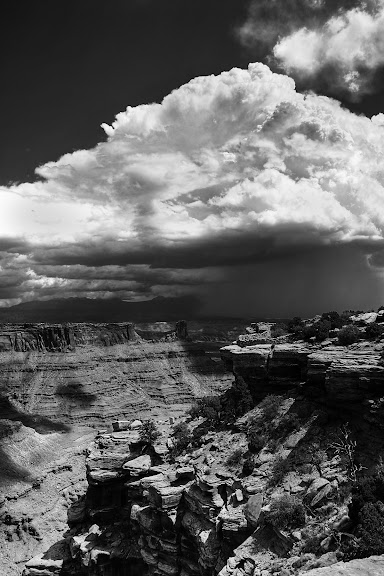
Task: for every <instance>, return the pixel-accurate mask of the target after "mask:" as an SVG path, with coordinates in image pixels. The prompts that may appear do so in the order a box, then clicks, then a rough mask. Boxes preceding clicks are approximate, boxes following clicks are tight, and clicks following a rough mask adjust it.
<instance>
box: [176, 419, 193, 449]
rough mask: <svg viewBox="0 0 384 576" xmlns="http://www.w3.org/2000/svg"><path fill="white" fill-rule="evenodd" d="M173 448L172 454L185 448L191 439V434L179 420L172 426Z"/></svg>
mask: <svg viewBox="0 0 384 576" xmlns="http://www.w3.org/2000/svg"><path fill="white" fill-rule="evenodd" d="M172 436H173V444H174V445H173V448H172V455H174V456H176V455H178V454H181V452H183V450H185V449H186V448H187V446H188V444H189V443H190V442H191V440H192V435H191V433H190V430H189V428H188V425H187V424H186V423H185V422H180V423H179V424H176V425H175V426H174V427H173V431H172Z"/></svg>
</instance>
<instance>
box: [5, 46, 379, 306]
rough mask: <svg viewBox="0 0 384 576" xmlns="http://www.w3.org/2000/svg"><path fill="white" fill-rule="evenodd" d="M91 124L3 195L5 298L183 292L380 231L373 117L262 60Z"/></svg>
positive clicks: (367, 239) (373, 240) (373, 238)
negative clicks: (250, 266) (82, 137)
mask: <svg viewBox="0 0 384 576" xmlns="http://www.w3.org/2000/svg"><path fill="white" fill-rule="evenodd" d="M308 54H309V56H308ZM308 54H307V57H310V58H312V56H311V54H312V52H311V51H309V52H308ZM104 129H105V132H106V134H107V136H108V138H107V140H106V141H105V142H102V143H100V144H99V145H97V146H96V147H95V148H93V149H91V150H80V151H77V152H74V153H72V154H66V155H64V156H63V157H62V158H60V159H59V160H58V161H56V162H48V163H47V164H45V165H44V166H41V167H39V168H38V169H37V174H38V175H39V176H40V177H42V178H43V179H44V180H43V181H39V182H36V183H32V184H31V183H26V184H20V185H18V186H12V187H9V188H2V189H0V199H1V202H2V210H1V213H0V265H1V266H2V268H1V269H0V280H1V283H2V287H3V288H2V289H1V290H0V300H1V299H2V300H3V302H10V301H13V302H16V301H19V300H21V299H25V298H34V297H52V296H55V297H57V296H60V295H66V296H67V295H70V294H76V295H88V296H92V295H93V296H109V295H113V294H115V295H119V296H122V297H126V298H135V297H150V296H151V295H154V294H180V293H185V292H188V291H195V290H196V286H197V284H198V283H201V284H202V285H203V284H208V283H212V281H213V282H217V283H223V282H224V281H225V277H227V276H228V270H229V269H230V267H231V266H233V265H234V264H237V262H238V261H242V262H243V263H244V262H245V263H246V262H248V263H249V262H255V261H256V260H257V258H259V257H260V255H261V254H262V255H265V253H272V254H273V253H278V252H279V251H280V250H287V249H288V248H289V247H291V248H292V249H293V250H297V249H300V247H303V246H307V245H315V246H332V245H337V246H339V245H340V244H349V243H354V242H355V243H361V242H364V243H370V244H371V245H372V244H380V243H381V242H382V241H383V240H384V169H383V168H382V158H383V155H384V122H383V120H382V118H381V115H379V116H377V117H375V118H373V119H372V121H371V120H370V119H368V118H365V117H362V116H356V115H354V114H352V113H351V112H349V111H348V110H345V109H343V108H342V107H341V106H340V104H339V103H338V102H337V101H335V100H332V99H329V98H326V97H320V96H316V95H302V94H300V93H297V92H296V90H295V84H294V81H293V80H292V79H291V78H289V77H288V76H285V75H279V74H274V73H272V72H271V70H270V69H269V68H268V67H267V66H265V65H262V64H250V65H249V68H248V70H240V69H233V70H231V71H229V72H224V73H222V74H220V75H219V76H208V77H201V78H195V79H194V80H192V81H191V82H189V83H188V84H186V85H185V86H182V87H181V88H179V89H177V90H175V91H173V92H172V93H171V94H170V95H168V96H167V97H166V98H164V100H163V102H162V103H161V104H151V105H145V106H138V107H135V108H133V107H128V108H127V110H126V111H125V112H122V113H120V114H118V115H117V116H116V121H115V122H114V123H113V124H112V126H107V125H104ZM221 267H223V269H224V268H225V269H226V272H225V274H224V273H222V272H220V270H221Z"/></svg>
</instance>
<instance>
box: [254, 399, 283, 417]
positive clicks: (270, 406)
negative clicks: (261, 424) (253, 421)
mask: <svg viewBox="0 0 384 576" xmlns="http://www.w3.org/2000/svg"><path fill="white" fill-rule="evenodd" d="M281 401H282V397H281V396H277V395H275V394H268V396H266V397H265V398H264V400H263V401H262V402H261V403H260V405H259V407H260V408H261V409H262V411H263V417H264V419H265V420H268V421H270V420H273V419H274V418H276V416H277V415H278V413H279V406H280V403H281Z"/></svg>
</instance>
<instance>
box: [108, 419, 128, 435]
mask: <svg viewBox="0 0 384 576" xmlns="http://www.w3.org/2000/svg"><path fill="white" fill-rule="evenodd" d="M130 424H131V422H130V421H129V420H116V421H115V422H112V428H113V431H114V432H119V431H120V430H129V428H130Z"/></svg>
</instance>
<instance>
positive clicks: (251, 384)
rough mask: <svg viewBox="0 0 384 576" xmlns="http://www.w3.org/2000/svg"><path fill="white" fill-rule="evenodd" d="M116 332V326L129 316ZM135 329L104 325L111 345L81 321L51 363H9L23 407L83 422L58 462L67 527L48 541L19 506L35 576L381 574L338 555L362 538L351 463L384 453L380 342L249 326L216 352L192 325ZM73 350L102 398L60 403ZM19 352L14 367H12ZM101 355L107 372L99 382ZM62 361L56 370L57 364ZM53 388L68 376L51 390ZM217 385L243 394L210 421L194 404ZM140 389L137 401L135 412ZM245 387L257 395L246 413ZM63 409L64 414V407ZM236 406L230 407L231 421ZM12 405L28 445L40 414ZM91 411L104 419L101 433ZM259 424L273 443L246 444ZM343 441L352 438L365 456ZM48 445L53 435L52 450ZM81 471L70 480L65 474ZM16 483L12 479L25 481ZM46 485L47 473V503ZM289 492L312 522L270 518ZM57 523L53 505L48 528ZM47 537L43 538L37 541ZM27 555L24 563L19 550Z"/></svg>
mask: <svg viewBox="0 0 384 576" xmlns="http://www.w3.org/2000/svg"><path fill="white" fill-rule="evenodd" d="M146 328H147V331H146V335H147V337H148V335H150V336H151V338H153V337H154V330H153V329H152V330H149V329H148V328H149V327H146ZM179 328H180V326H179ZM99 329H100V330H101V331H102V332H103V331H105V327H101V328H100V327H99V328H98V330H99ZM116 330H117V331H118V333H119V334H120V332H119V330H120V328H118V329H117V328H116ZM130 330H131V331H129V330H128V329H127V328H126V327H124V328H123V334H124V335H125V336H122V337H124V339H125V340H124V343H122V342H121V341H120V342H119V343H114V341H113V340H112V341H111V339H110V338H109V339H108V338H107V342H108V344H110V343H111V342H112V343H113V345H112V346H105V338H104V343H102V342H103V338H102V337H100V336H97V342H98V343H97V345H95V344H94V343H93V342H91V341H90V339H89V336H87V334H88V335H89V334H90V329H89V328H86V327H83V328H82V334H81V335H80V332H79V331H78V332H77V333H76V330H75V331H74V342H73V343H72V344H71V343H69V344H68V339H66V343H67V344H66V346H67V348H66V351H65V352H63V351H61V352H52V351H47V350H45V351H43V354H42V353H41V351H38V353H39V354H40V356H39V359H38V360H39V361H38V362H36V366H38V367H40V368H38V369H37V370H35V371H31V372H28V374H29V376H28V378H27V382H24V383H23V382H22V380H23V377H20V375H17V374H18V371H15V372H14V373H12V372H11V370H9V371H8V372H7V370H5V371H4V372H3V373H4V374H5V375H6V377H5V378H4V384H3V385H4V388H3V393H4V394H7V398H8V402H9V404H10V405H12V407H13V409H15V410H18V411H19V412H20V413H21V412H23V413H29V412H27V411H33V410H34V409H35V408H37V407H39V412H41V414H40V413H39V418H41V419H42V420H39V421H38V419H37V420H36V422H35V426H36V428H38V427H39V426H41V427H43V426H44V425H46V426H47V422H46V420H45V419H47V420H48V422H49V423H51V425H52V423H53V422H54V423H55V425H58V426H71V433H72V434H75V435H76V439H75V443H76V442H77V445H76V446H77V454H76V455H75V454H74V453H73V457H74V465H73V467H72V469H68V468H67V469H65V467H66V465H68V459H65V458H64V459H63V462H62V464H61V466H62V468H61V469H58V470H57V472H56V473H55V474H56V478H57V479H59V477H60V475H64V476H63V480H64V481H63V484H62V486H61V489H60V488H59V493H60V494H59V495H60V501H61V502H62V504H61V506H58V508H60V510H61V512H60V514H61V516H60V514H58V510H56V511H55V514H56V517H57V518H58V520H57V523H58V525H57V529H56V530H51V534H50V536H49V537H48V538H47V536H46V535H45V534H44V527H43V529H41V528H40V531H41V534H42V535H41V536H40V531H39V526H38V524H39V518H33V519H32V518H30V517H24V520H23V519H21V520H20V516H21V515H20V512H19V524H18V532H19V533H21V536H22V539H24V551H25V552H28V553H30V552H33V554H32V553H30V555H29V557H30V558H31V557H32V556H34V557H33V558H31V559H30V560H29V559H28V561H27V562H26V563H25V569H24V574H25V576H55V575H59V574H60V575H64V576H86V575H87V576H126V575H128V574H130V575H131V574H132V575H133V576H135V575H136V574H137V575H142V574H148V575H152V574H153V575H157V576H167V575H168V576H178V575H179V574H180V575H182V576H199V575H202V576H211V575H217V574H219V575H220V576H246V575H249V576H267V575H269V574H280V575H281V576H287V575H290V574H300V573H305V572H306V573H308V574H310V575H311V576H312V575H313V576H317V575H318V576H321V575H322V574H323V573H324V574H335V575H337V574H348V575H350V576H352V575H354V574H366V575H367V576H373V575H375V574H380V573H381V572H380V570H381V571H382V570H383V563H384V560H383V558H382V557H380V556H378V557H374V556H372V557H371V558H368V559H361V560H353V561H352V562H342V560H343V553H342V551H341V550H342V548H341V547H340V543H342V542H343V541H344V540H345V539H348V538H350V537H351V535H350V534H349V535H348V530H350V529H351V519H350V518H349V516H348V514H349V512H348V502H349V500H350V494H351V490H352V485H353V474H356V471H357V470H358V469H360V470H363V469H364V470H365V471H367V473H372V472H374V471H375V469H377V467H378V466H380V457H381V455H382V454H383V453H384V433H383V425H382V422H383V411H384V394H383V384H384V365H383V360H382V359H383V348H384V346H383V343H382V342H381V341H377V342H358V343H356V344H352V345H351V346H348V347H347V346H339V345H337V342H336V340H335V339H334V340H333V341H332V340H327V341H325V342H322V343H317V342H316V343H315V342H302V341H299V342H290V341H289V339H287V338H285V337H283V338H275V339H274V338H272V337H271V336H270V335H269V336H265V334H263V335H260V337H259V338H257V337H252V339H250V338H248V337H246V338H240V337H239V338H238V339H237V341H236V342H234V343H232V344H230V345H227V346H223V347H221V350H220V357H221V361H220V362H219V361H218V360H219V359H218V357H217V355H216V354H215V355H214V356H213V357H212V356H211V355H210V354H208V353H207V352H206V351H204V350H203V346H202V344H201V342H200V343H197V342H191V341H189V340H188V339H185V338H186V332H185V331H183V333H182V338H184V340H180V339H179V337H180V333H179V335H178V336H177V333H176V332H177V331H172V330H170V331H163V333H162V335H159V334H158V335H157V341H154V340H153V341H151V342H149V341H148V340H144V338H143V336H144V331H143V332H142V335H141V336H140V331H139V330H137V331H136V330H134V329H133V327H132V326H131V328H130ZM91 332H92V330H91ZM103 333H104V332H103ZM76 334H78V335H76ZM87 338H88V340H87ZM130 338H132V339H130ZM91 340H92V339H91ZM250 340H251V341H250ZM13 341H15V339H14V340H13ZM19 341H20V338H19ZM73 345H74V346H75V349H73V350H71V349H70V347H72V346H73ZM102 346H103V348H102ZM62 348H63V346H62ZM199 350H200V351H199ZM101 351H103V353H102V352H101ZM30 353H31V351H28V352H25V351H24V352H16V351H15V350H14V349H13V350H8V351H7V352H4V353H3V354H6V355H7V354H8V355H12V358H14V355H18V356H17V357H19V361H20V362H21V361H23V362H24V363H25V362H28V361H29V360H28V358H27V356H24V355H28V354H30ZM32 354H37V352H36V351H35V350H33V351H32ZM41 354H42V356H41ZM20 355H21V357H20ZM46 355H48V356H49V357H50V359H51V361H52V362H56V364H53V365H54V366H55V368H54V369H53V370H52V372H50V373H49V374H47V375H45V376H42V374H43V373H44V374H45V368H44V367H45V366H48V364H49V362H45V356H46ZM72 355H75V356H73V358H72ZM1 356H2V354H0V360H1ZM101 357H102V358H103V360H101ZM54 358H56V360H54ZM58 358H59V359H58ZM71 358H72V359H73V366H72V368H71V370H73V371H74V370H75V365H76V363H77V362H79V364H78V365H77V369H78V370H80V373H79V374H80V380H81V383H82V386H83V388H81V389H79V390H80V391H82V392H84V394H90V395H94V396H96V397H97V398H99V399H100V400H99V401H96V398H93V397H92V398H90V397H88V398H87V399H85V398H82V399H81V401H80V400H79V399H77V400H76V401H75V399H74V397H73V396H74V395H73V394H72V397H71V395H70V394H69V395H68V396H69V397H71V398H70V399H69V398H68V397H67V398H66V404H65V406H66V410H65V411H63V409H62V406H63V404H62V402H63V400H62V399H61V397H60V395H58V396H59V398H58V399H55V398H54V399H53V400H52V396H53V397H54V396H55V391H56V390H57V386H65V385H67V386H69V385H70V381H69V380H66V379H65V376H64V375H63V374H66V373H67V372H66V371H68V370H69V369H68V366H69V365H70V364H71ZM123 358H124V360H123ZM127 358H129V360H127ZM8 360H9V362H7V361H6V359H4V367H7V366H8V367H10V366H11V364H12V362H11V360H10V359H8ZM12 361H14V360H12ZM35 361H36V359H35ZM81 362H83V363H85V364H83V365H82V364H81ZM95 362H98V366H97V369H96V368H95V369H94V371H93V372H91V374H92V376H89V378H88V379H87V376H86V374H87V373H88V371H89V370H91V368H90V367H91V366H94V365H95ZM61 365H62V366H64V368H63V374H62V375H61V376H60V370H59V369H57V368H56V366H61ZM85 365H87V366H88V368H86V367H85ZM28 366H29V364H28ZM100 366H102V367H103V366H105V369H104V371H103V369H101V370H100ZM120 366H122V368H121V367H120ZM127 366H128V367H129V368H128V369H126V367H127ZM177 366H178V368H177ZM180 367H182V369H181V368H180ZM124 370H125V371H124ZM96 374H97V378H98V380H97V382H96V381H95V375H96ZM99 374H102V375H103V377H104V380H102V378H101V377H100V376H99ZM113 375H115V376H116V379H117V380H118V382H117V383H116V387H115V385H114V382H113V378H112V377H111V376H113ZM70 377H72V376H70ZM233 380H234V382H233ZM53 383H54V384H53ZM49 386H51V387H52V386H56V388H50V389H49V390H48V391H44V389H46V388H47V387H48V388H49ZM23 387H24V388H23ZM126 388H127V390H126ZM67 389H68V388H67ZM26 391H27V392H26ZM72 392H73V389H72ZM135 392H136V395H135ZM12 394H16V396H15V397H14V398H11V396H12ZM104 395H106V397H104ZM78 396H80V397H81V393H80V394H79V395H78ZM212 396H213V397H215V398H218V399H219V401H220V402H221V406H222V408H223V407H225V406H226V407H228V406H230V407H231V408H230V410H228V409H227V411H226V412H225V411H223V409H222V411H221V416H219V417H218V419H217V420H215V423H213V424H211V425H209V419H210V417H211V416H209V417H208V414H210V412H205V413H204V414H203V413H200V414H195V415H193V414H192V413H191V415H189V416H188V415H186V410H187V408H188V407H190V405H191V403H192V402H193V400H194V399H195V398H199V397H203V398H204V397H207V398H210V397H212ZM134 398H140V401H139V400H138V399H137V400H136V404H134V407H133V409H131V408H130V404H129V403H130V401H131V400H133V399H134ZM244 398H246V399H247V403H248V404H249V405H247V408H246V409H241V410H240V404H241V402H240V400H241V401H243V400H244ZM99 402H101V407H100V405H99ZM103 402H105V404H103ZM113 404H114V405H115V412H113V409H112V408H110V406H112V405H113ZM117 405H118V406H119V410H116V406H117ZM212 406H213V404H212ZM271 406H273V411H271ZM60 410H61V413H62V414H64V416H62V417H61V419H60V420H58V419H57V418H56V417H55V415H56V416H57V414H58V413H59V411H60ZM210 410H211V412H212V408H211V409H210ZM231 411H232V412H233V414H231ZM268 411H269V412H268ZM224 414H226V416H225V417H226V418H228V414H229V420H228V421H224V416H223V415H224ZM8 417H9V422H10V424H9V425H10V426H11V425H12V426H13V427H16V425H17V426H18V429H17V430H16V429H14V430H13V433H12V438H13V440H12V441H13V442H14V443H16V441H17V436H18V435H21V436H22V435H23V433H24V428H26V427H27V426H26V425H27V424H28V422H25V423H24V424H23V423H21V424H20V422H19V423H17V419H16V417H12V415H11V414H10V413H8ZM138 417H140V419H141V421H140V419H138ZM149 417H151V418H152V419H154V420H155V421H156V422H157V425H158V430H159V437H157V438H155V439H154V440H153V441H150V442H147V441H143V437H142V435H141V430H142V429H143V420H145V419H146V418H149ZM35 418H37V417H36V416H35ZM113 421H114V426H113V428H112V427H111V424H112V422H113ZM185 421H187V425H188V434H189V437H188V441H187V444H188V446H187V445H186V446H184V447H183V449H182V450H180V451H177V450H175V446H176V447H177V436H176V432H175V430H176V428H177V425H178V424H181V423H183V422H185ZM92 422H95V423H96V424H97V425H98V426H99V425H100V426H102V427H103V429H99V430H98V431H93V430H92V429H91V428H90V425H91V423H92ZM212 422H213V421H212ZM255 423H256V424H257V426H259V427H260V429H263V442H262V444H261V445H260V446H259V447H258V449H257V450H250V445H249V430H250V427H252V426H254V425H256V424H255ZM80 424H81V425H83V426H84V425H86V424H88V427H86V426H85V427H84V428H81V426H80ZM42 431H43V428H41V430H40V432H38V431H36V429H35V430H34V433H35V434H40V435H41V436H44V438H52V439H53V438H56V439H58V438H59V437H61V438H65V436H66V434H65V433H63V432H62V431H61V430H56V431H53V430H50V433H49V434H45V435H43V434H41V432H42ZM266 431H268V432H266ZM350 438H353V440H350ZM56 442H58V441H57V440H56ZM73 444H74V442H73V440H72V442H71V446H73ZM57 445H58V444H57ZM343 448H348V449H351V450H352V452H353V462H352V461H349V460H348V458H346V453H345V451H344V452H343ZM50 449H52V447H49V446H48V445H47V446H46V447H45V450H46V453H47V455H46V458H47V462H48V461H49V450H50ZM65 449H66V447H65V446H63V452H64V451H65ZM71 449H72V448H71ZM15 453H16V450H15V447H14V448H13V455H14V454H15ZM76 458H78V460H79V462H78V464H76ZM250 461H251V463H252V465H251V466H250ZM81 466H83V467H84V466H85V468H83V473H82V474H81V473H80V475H79V478H78V480H77V481H76V472H75V470H81ZM59 468H60V465H59ZM63 468H64V470H63ZM84 472H85V474H84ZM70 479H72V481H73V483H72V484H70V485H69V486H65V487H64V484H66V482H67V483H68V482H71V480H70ZM51 480H52V473H47V475H46V476H45V478H43V479H42V484H44V482H46V483H48V484H49V482H51ZM23 485H24V486H25V484H23ZM14 486H15V483H14V482H13V490H15V488H14ZM55 489H57V488H56V487H55ZM39 490H41V488H38V487H37V486H36V480H35V486H34V487H33V485H32V488H31V493H34V494H35V496H34V498H35V500H36V499H38V491H39ZM60 490H61V491H60ZM48 493H50V489H48ZM9 494H10V493H9ZM9 494H8V499H6V500H4V503H3V510H4V511H5V509H6V508H7V507H8V508H12V507H13V509H15V508H17V505H16V504H15V503H17V502H18V503H20V502H22V495H21V492H19V493H18V494H15V493H14V494H15V495H14V500H12V501H11V500H10V498H9ZM36 494H37V496H36ZM26 497H28V496H26ZM284 498H288V499H289V498H291V499H293V500H292V501H295V499H296V500H297V499H300V501H302V502H304V504H305V525H303V526H301V527H296V528H295V529H293V528H290V527H289V526H278V525H276V524H274V523H273V522H272V521H271V516H270V514H271V509H273V505H274V502H277V501H279V499H284ZM64 503H65V504H64ZM10 504H11V506H10ZM46 514H47V513H46V512H44V514H41V515H40V518H41V517H44V516H46ZM8 516H11V518H9V517H8V519H7V520H6V522H8V526H9V527H12V526H13V528H12V530H13V531H12V530H10V529H9V530H8V537H9V538H10V540H9V542H10V544H9V546H11V545H14V546H15V548H17V547H19V548H20V545H19V542H20V540H17V538H18V533H17V528H16V529H15V528H14V526H15V524H12V522H14V521H15V518H16V516H17V514H14V515H13V516H12V514H10V513H9V511H8ZM4 518H6V516H4V513H3V519H4ZM3 522H4V520H3ZM6 522H5V523H6ZM50 523H52V518H49V513H48V519H47V526H48V525H50ZM36 532H37V533H38V534H36ZM15 534H16V535H15ZM36 537H37V538H39V537H40V538H41V540H40V541H39V542H38V544H37V545H35V546H34V547H33V546H32V545H31V542H33V541H34V542H35V543H36V541H37V539H36ZM9 546H8V548H9ZM5 548H6V547H5ZM19 548H18V549H19ZM5 560H7V559H5ZM8 562H9V558H8ZM20 566H21V568H23V567H24V565H23V564H22V563H21V562H20ZM9 573H10V574H13V573H14V574H18V573H20V572H17V571H14V572H12V571H10V572H9Z"/></svg>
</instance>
